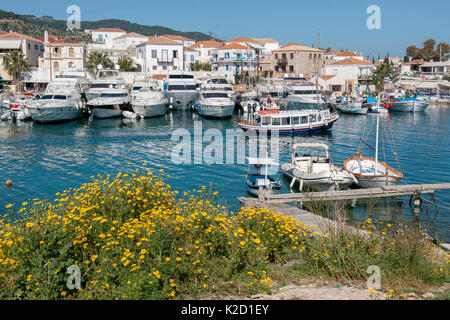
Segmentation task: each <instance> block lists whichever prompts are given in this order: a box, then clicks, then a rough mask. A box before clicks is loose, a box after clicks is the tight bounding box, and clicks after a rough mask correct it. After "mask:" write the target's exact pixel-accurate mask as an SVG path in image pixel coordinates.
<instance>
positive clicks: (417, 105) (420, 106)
mask: <svg viewBox="0 0 450 320" xmlns="http://www.w3.org/2000/svg"><path fill="white" fill-rule="evenodd" d="M389 105H390V109H389V110H391V111H394V112H424V111H425V110H426V109H427V108H428V106H429V105H430V104H429V103H428V101H419V100H417V99H416V98H412V99H403V98H402V99H395V100H393V101H389Z"/></svg>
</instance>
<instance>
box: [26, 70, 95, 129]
mask: <svg viewBox="0 0 450 320" xmlns="http://www.w3.org/2000/svg"><path fill="white" fill-rule="evenodd" d="M84 85H86V78H84V79H83V78H79V77H76V76H74V77H69V76H67V77H57V78H56V79H55V80H53V81H52V82H50V83H49V84H48V86H47V88H46V90H45V92H44V94H43V95H42V97H41V98H40V99H39V100H36V101H34V103H32V104H30V105H29V107H28V108H29V110H30V113H31V117H32V119H33V120H34V121H36V122H39V123H55V122H64V121H71V120H75V119H78V118H81V117H82V116H83V114H84V113H85V112H86V111H87V109H86V100H85V98H84V95H83V94H84V92H83V86H84Z"/></svg>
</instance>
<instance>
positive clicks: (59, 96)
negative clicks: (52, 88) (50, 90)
mask: <svg viewBox="0 0 450 320" xmlns="http://www.w3.org/2000/svg"><path fill="white" fill-rule="evenodd" d="M52 99H54V100H67V96H63V95H51V94H47V95H45V96H42V98H41V100H52Z"/></svg>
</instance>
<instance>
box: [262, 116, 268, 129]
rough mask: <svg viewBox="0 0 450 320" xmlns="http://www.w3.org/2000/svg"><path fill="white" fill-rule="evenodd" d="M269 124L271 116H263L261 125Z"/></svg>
mask: <svg viewBox="0 0 450 320" xmlns="http://www.w3.org/2000/svg"><path fill="white" fill-rule="evenodd" d="M268 124H269V118H268V117H262V119H261V125H262V126H264V127H267V125H268Z"/></svg>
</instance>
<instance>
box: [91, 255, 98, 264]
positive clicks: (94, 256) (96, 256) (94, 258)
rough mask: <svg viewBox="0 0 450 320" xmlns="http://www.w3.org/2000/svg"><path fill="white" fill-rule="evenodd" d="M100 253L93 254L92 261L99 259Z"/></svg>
mask: <svg viewBox="0 0 450 320" xmlns="http://www.w3.org/2000/svg"><path fill="white" fill-rule="evenodd" d="M97 258H98V255H97V254H94V255H93V256H91V261H92V262H94V261H95V260H97Z"/></svg>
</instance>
